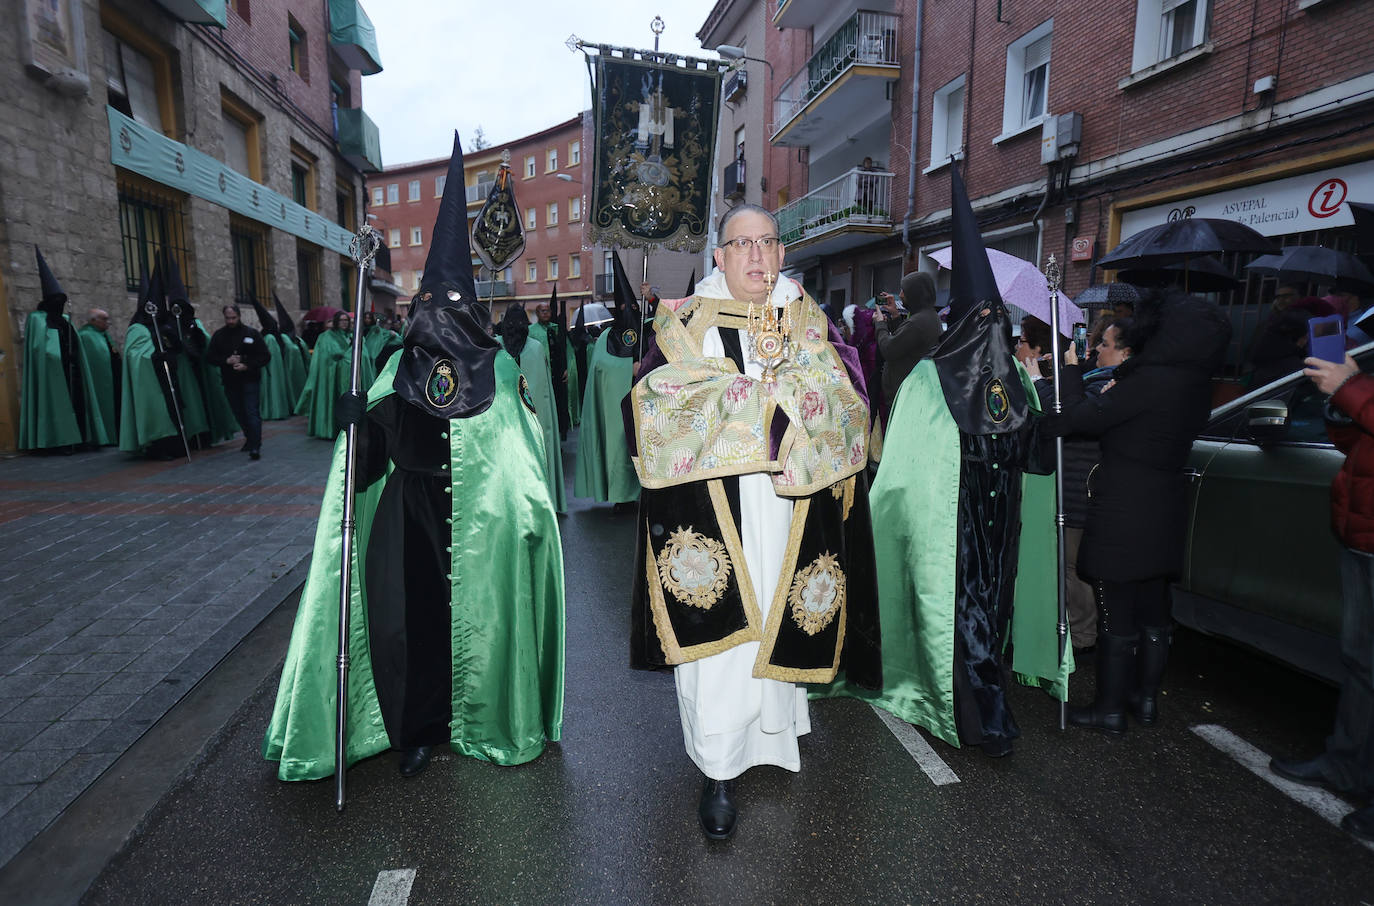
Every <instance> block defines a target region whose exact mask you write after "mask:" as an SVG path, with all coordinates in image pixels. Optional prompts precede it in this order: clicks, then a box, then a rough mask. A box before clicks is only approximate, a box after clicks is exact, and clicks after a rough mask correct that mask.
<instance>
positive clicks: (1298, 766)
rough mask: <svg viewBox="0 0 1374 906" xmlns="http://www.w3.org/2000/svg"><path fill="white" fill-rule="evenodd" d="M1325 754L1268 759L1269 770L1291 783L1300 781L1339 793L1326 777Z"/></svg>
mask: <svg viewBox="0 0 1374 906" xmlns="http://www.w3.org/2000/svg"><path fill="white" fill-rule="evenodd" d="M1325 767H1326V756H1325V755H1318V756H1317V757H1316V758H1309V759H1307V760H1306V761H1296V760H1289V759H1283V758H1271V759H1269V770H1271V771H1273V772H1274V773H1275V774H1278V775H1279V776H1280V777H1282V778H1283V779H1284V780H1291V781H1292V782H1293V783H1301V784H1302V785H1303V786H1315V787H1320V788H1322V789H1324V790H1330V791H1331V792H1333V793H1339V792H1341V790H1339V789H1337V788H1336V787H1335V786H1334V785H1333V784H1332V783H1331V781H1330V780H1328V779H1327V777H1326V771H1325V770H1323V769H1324V768H1325Z"/></svg>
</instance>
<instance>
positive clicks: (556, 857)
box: [83, 443, 1374, 906]
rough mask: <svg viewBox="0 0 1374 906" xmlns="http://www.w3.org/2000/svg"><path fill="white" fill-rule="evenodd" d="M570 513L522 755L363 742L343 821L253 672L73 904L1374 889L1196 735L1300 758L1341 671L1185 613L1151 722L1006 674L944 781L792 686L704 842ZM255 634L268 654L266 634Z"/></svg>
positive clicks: (653, 693) (600, 519) (583, 532)
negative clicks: (993, 743)
mask: <svg viewBox="0 0 1374 906" xmlns="http://www.w3.org/2000/svg"><path fill="white" fill-rule="evenodd" d="M572 447H573V445H572V444H571V443H570V444H568V445H567V450H568V451H570V450H571V449H572ZM567 459H568V465H569V466H570V467H571V466H572V465H573V463H572V461H571V460H572V458H571V456H568V457H567ZM569 474H570V475H571V472H569ZM569 505H570V507H571V510H572V511H571V512H570V513H569V514H568V515H567V516H566V517H564V518H563V519H562V527H563V541H564V548H565V553H566V561H567V594H568V600H567V626H568V639H567V644H568V648H567V703H566V710H565V721H564V736H563V741H562V743H561V744H559V745H556V746H553V747H551V748H550V749H549V750H548V751H546V752H545V754H544V755H543V756H542V757H541V758H539V759H538V760H537V761H535V762H533V763H531V764H529V765H525V766H522V767H518V768H499V767H494V766H492V765H488V764H483V763H480V762H477V761H473V760H470V759H465V758H460V757H458V756H455V755H453V754H451V753H443V754H441V755H439V756H437V757H436V759H435V760H434V761H433V762H432V763H431V765H430V768H429V769H428V770H427V771H426V772H425V773H424V774H422V775H420V776H419V777H416V778H414V779H411V780H405V779H403V778H401V777H400V776H399V775H398V774H397V772H396V762H395V755H394V754H388V755H383V756H379V757H377V758H374V759H371V760H370V761H367V762H364V763H362V764H359V765H357V766H356V767H354V768H353V769H352V770H351V771H350V773H349V786H348V789H349V801H348V807H347V810H346V811H345V812H344V813H343V814H339V813H336V812H335V810H334V807H333V784H332V781H320V782H315V783H295V784H287V783H282V782H279V781H277V780H276V778H275V771H274V768H275V765H273V764H270V763H268V762H265V761H263V760H262V759H261V753H260V746H261V740H262V733H263V729H264V727H265V726H266V723H267V719H268V715H269V713H270V709H271V706H272V702H273V699H274V696H275V694H276V681H277V671H276V669H268V670H266V671H265V672H266V673H269V674H270V676H268V677H267V679H266V680H265V681H264V682H263V683H262V684H261V685H260V686H259V688H258V689H257V691H256V692H255V693H254V694H253V695H252V696H250V697H249V698H248V699H247V701H245V702H244V704H243V705H242V707H241V708H240V709H239V710H238V712H237V713H236V714H235V715H234V717H233V719H232V720H231V721H230V722H229V723H228V725H227V726H225V728H224V729H223V731H222V732H220V733H219V734H218V735H217V736H216V737H215V738H214V739H212V740H211V741H210V743H209V744H208V746H207V748H206V750H205V751H204V753H203V755H202V757H201V758H200V759H199V760H198V762H197V763H196V764H194V765H193V766H192V768H191V769H190V770H188V771H187V772H186V773H184V774H182V775H181V777H180V778H179V779H178V780H177V781H176V782H175V784H174V785H173V786H172V788H171V791H170V792H169V793H168V794H167V795H166V796H165V798H163V799H162V801H161V802H160V803H159V804H158V805H157V806H156V807H155V808H154V809H153V811H152V812H151V813H149V815H148V816H147V818H146V819H145V821H144V822H143V824H142V826H141V827H140V828H139V829H138V830H137V831H136V833H135V834H134V835H133V836H132V838H131V839H130V840H129V841H128V842H127V844H126V845H125V846H124V848H123V850H122V851H121V852H120V853H119V854H118V855H116V856H115V857H114V858H113V859H112V860H111V861H110V863H109V864H108V865H107V866H106V869H105V871H104V872H103V873H102V874H101V875H100V877H99V878H98V879H97V880H96V882H95V884H94V885H92V887H91V888H90V889H89V891H88V892H87V894H86V897H85V898H84V900H83V902H86V903H91V904H128V903H236V904H237V903H244V904H249V903H263V904H269V903H270V904H285V903H300V904H316V903H321V904H366V903H368V902H369V898H370V897H372V896H373V895H374V886H377V885H378V877H379V873H380V872H386V871H396V870H404V869H412V870H414V876H413V884H412V886H411V887H410V890H409V895H408V899H407V898H405V896H404V893H402V894H398V895H397V896H396V897H395V898H393V899H391V900H387V901H385V902H391V903H405V902H408V903H412V904H444V903H462V902H473V903H536V904H545V903H549V904H553V903H746V902H747V903H788V904H793V903H800V904H810V903H840V902H843V903H847V902H872V903H980V902H989V903H1098V902H1101V903H1244V904H1255V903H1323V904H1326V903H1330V904H1352V906H1353V904H1361V903H1374V848H1371V847H1366V846H1363V845H1362V844H1360V843H1359V842H1358V841H1355V840H1353V839H1352V838H1351V837H1349V836H1347V835H1346V834H1344V833H1343V832H1341V831H1340V830H1339V829H1338V828H1336V827H1334V826H1332V824H1330V823H1329V822H1328V821H1326V820H1323V819H1322V818H1321V817H1319V816H1318V815H1317V814H1315V813H1314V812H1313V811H1311V810H1309V809H1308V808H1307V807H1305V806H1303V805H1301V804H1299V803H1297V802H1295V801H1294V800H1292V799H1290V798H1288V797H1287V796H1285V795H1284V794H1283V793H1281V792H1280V791H1279V790H1277V789H1275V787H1273V786H1271V785H1270V784H1269V783H1267V782H1265V781H1264V780H1263V779H1261V778H1260V777H1258V776H1256V775H1255V774H1254V773H1252V772H1251V771H1250V770H1247V768H1245V767H1244V766H1242V765H1241V764H1240V763H1238V762H1237V761H1236V760H1234V759H1233V758H1232V757H1230V756H1228V755H1226V754H1224V753H1223V752H1221V751H1219V750H1218V749H1217V748H1215V747H1214V746H1213V745H1211V744H1209V743H1208V742H1207V741H1206V740H1204V739H1203V738H1202V737H1201V736H1200V735H1199V734H1198V733H1197V732H1195V731H1194V729H1193V728H1195V727H1199V726H1220V727H1223V728H1225V729H1226V730H1228V731H1230V733H1232V734H1234V735H1235V736H1237V737H1239V738H1240V739H1242V740H1244V741H1245V742H1246V743H1248V744H1249V745H1251V746H1253V747H1256V748H1257V749H1259V750H1261V751H1262V752H1263V753H1266V754H1278V755H1281V756H1292V755H1305V754H1308V753H1310V752H1312V751H1314V750H1315V749H1316V747H1318V746H1319V745H1320V742H1321V739H1322V738H1323V736H1324V734H1325V733H1326V732H1327V730H1328V728H1329V726H1330V721H1331V716H1332V714H1333V712H1334V707H1335V690H1334V689H1332V688H1330V687H1328V686H1325V685H1322V684H1320V683H1317V682H1314V681H1311V680H1308V679H1306V678H1303V677H1300V676H1298V675H1296V674H1294V673H1293V672H1291V671H1289V670H1286V669H1284V668H1281V667H1278V666H1275V665H1273V664H1270V663H1269V662H1267V661H1265V660H1263V659H1261V658H1258V657H1255V656H1252V655H1250V654H1248V653H1246V652H1244V651H1241V650H1239V649H1237V648H1234V647H1232V646H1229V645H1226V644H1223V643H1218V642H1215V641H1212V640H1209V639H1206V638H1203V637H1200V636H1198V635H1195V634H1192V633H1189V632H1186V631H1180V632H1179V633H1178V640H1177V643H1176V645H1175V656H1174V660H1173V663H1172V664H1171V665H1170V672H1169V675H1168V677H1167V680H1166V687H1167V690H1166V695H1165V697H1164V699H1163V701H1162V705H1161V709H1162V711H1161V713H1162V717H1161V721H1160V724H1159V725H1158V726H1157V727H1156V728H1154V729H1153V730H1149V731H1134V730H1133V731H1132V732H1131V733H1130V734H1128V736H1127V737H1125V738H1123V739H1113V738H1108V737H1105V736H1102V735H1098V734H1093V733H1086V732H1081V731H1080V732H1069V733H1060V732H1059V731H1058V730H1057V729H1056V728H1055V727H1056V715H1057V708H1056V704H1055V703H1054V702H1053V701H1052V700H1050V699H1049V698H1047V697H1045V696H1044V695H1042V694H1041V693H1039V692H1036V691H1034V690H1029V689H1025V688H1019V687H1018V688H1016V689H1014V690H1013V691H1012V693H1011V695H1012V702H1013V706H1014V709H1015V711H1016V714H1017V717H1018V719H1019V721H1020V723H1021V727H1022V731H1023V736H1022V738H1021V740H1019V741H1018V743H1017V748H1016V752H1015V754H1014V755H1013V756H1011V757H1010V758H1006V759H1001V760H990V759H988V758H986V757H984V756H982V755H981V754H980V753H979V752H978V751H976V750H956V749H953V748H950V747H949V746H947V745H945V744H943V743H941V742H939V741H931V739H930V737H928V736H925V734H924V733H922V734H921V736H922V737H923V738H924V739H925V740H926V741H927V742H930V745H931V746H932V747H933V750H934V752H935V754H936V755H938V756H939V758H940V759H941V760H942V761H943V762H944V764H945V765H947V766H948V768H949V769H951V770H952V771H953V773H954V774H955V775H957V777H958V782H954V783H947V784H944V785H936V784H935V783H934V782H933V781H932V780H931V778H930V777H929V776H928V775H927V774H926V773H925V772H924V771H923V770H922V768H921V766H920V765H918V763H917V762H916V761H915V760H914V759H913V757H912V755H911V754H909V753H908V751H907V749H906V748H904V747H903V745H902V744H901V742H899V740H898V738H897V737H896V736H894V734H893V733H892V732H891V731H890V730H889V729H888V728H887V726H885V725H884V723H883V722H882V721H881V720H880V719H879V718H878V716H877V715H876V714H875V713H874V712H873V711H872V710H871V709H869V708H868V707H866V706H864V705H861V704H858V703H856V702H852V701H824V702H817V703H813V704H812V721H813V726H814V731H813V732H812V734H811V735H810V736H809V737H805V738H804V739H803V742H802V758H803V769H802V772H801V773H800V774H790V773H788V772H785V771H782V770H779V769H773V768H763V769H755V770H754V771H751V772H750V773H749V774H747V775H746V776H745V777H744V778H743V779H742V780H741V781H740V783H739V784H738V794H737V795H738V801H739V804H740V808H741V817H740V822H739V827H738V829H737V832H736V834H735V837H734V839H732V840H730V841H728V842H724V843H713V842H710V841H707V840H706V839H705V838H704V837H703V836H702V834H701V832H700V830H699V828H698V825H697V823H696V796H697V793H698V791H699V788H700V778H699V775H697V773H696V771H695V768H693V766H692V765H691V763H690V762H689V761H688V760H687V758H686V756H685V755H684V754H683V751H682V740H681V730H680V727H679V724H678V718H677V710H676V703H675V699H674V695H673V687H672V678H671V676H670V675H667V674H651V673H642V672H636V671H632V670H630V669H629V668H628V667H627V666H626V644H625V636H626V626H627V623H628V615H627V608H626V604H625V602H626V600H627V596H628V585H629V575H628V569H629V560H630V559H631V553H632V544H631V531H632V522H633V519H632V517H630V516H624V517H616V516H612V515H611V513H610V507H609V506H596V505H592V504H590V502H588V501H584V500H576V501H574V500H571V499H570V500H569ZM285 622H287V623H289V621H285ZM258 644H261V645H264V646H267V645H270V646H271V647H272V648H273V650H268V651H263V652H261V653H260V656H261V657H264V658H268V659H269V661H266V663H273V662H279V660H280V657H281V656H282V654H284V650H285V637H284V635H282V633H280V632H279V633H277V634H276V636H275V638H273V640H272V641H271V642H270V643H263V642H259V643H258ZM1091 672H1092V670H1091V665H1081V666H1080V671H1079V674H1078V675H1076V676H1075V680H1074V690H1075V691H1074V697H1075V699H1077V700H1081V699H1083V698H1087V697H1090V695H1091V692H1090V689H1091V681H1090V675H1091ZM380 895H381V894H380V892H379V893H378V894H377V896H380ZM374 902H382V900H374Z"/></svg>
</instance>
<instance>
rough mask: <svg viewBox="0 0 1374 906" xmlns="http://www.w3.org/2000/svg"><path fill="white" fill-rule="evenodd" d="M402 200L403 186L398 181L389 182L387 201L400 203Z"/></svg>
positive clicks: (388, 202)
mask: <svg viewBox="0 0 1374 906" xmlns="http://www.w3.org/2000/svg"><path fill="white" fill-rule="evenodd" d="M400 201H401V186H400V185H399V184H398V183H394V182H393V183H388V184H387V187H386V203H387V204H398V203H400Z"/></svg>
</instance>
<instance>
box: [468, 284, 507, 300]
mask: <svg viewBox="0 0 1374 906" xmlns="http://www.w3.org/2000/svg"><path fill="white" fill-rule="evenodd" d="M476 285H477V298H478V299H490V298H492V297H493V296H509V295H510V284H509V283H507V282H506V281H505V280H478V281H477V284H476Z"/></svg>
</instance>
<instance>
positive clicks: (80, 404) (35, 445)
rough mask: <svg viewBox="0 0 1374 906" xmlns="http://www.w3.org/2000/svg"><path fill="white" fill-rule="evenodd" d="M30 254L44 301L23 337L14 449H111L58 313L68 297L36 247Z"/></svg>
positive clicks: (72, 336)
mask: <svg viewBox="0 0 1374 906" xmlns="http://www.w3.org/2000/svg"><path fill="white" fill-rule="evenodd" d="M33 251H34V255H35V257H36V258H37V259H38V277H39V282H40V285H41V291H42V293H43V300H42V301H41V302H39V303H38V309H37V310H36V311H34V312H33V314H31V315H29V321H28V324H27V325H26V327H25V332H24V393H23V396H22V397H21V399H20V407H19V449H21V450H39V449H46V448H49V447H69V446H76V445H77V444H81V443H89V444H96V445H100V446H104V445H106V444H109V443H112V440H111V438H110V436H109V433H108V432H107V429H106V426H105V418H104V414H103V413H102V411H101V408H100V398H101V394H100V391H99V390H98V389H97V377H96V375H95V374H94V372H93V369H92V368H91V367H90V363H89V362H88V361H87V357H86V353H85V349H84V348H83V347H82V343H81V339H80V337H79V336H78V335H77V332H76V328H74V327H72V324H71V319H69V318H68V317H67V315H66V314H65V313H64V311H63V309H64V308H66V306H67V294H66V293H65V292H63V290H62V286H61V284H59V283H58V282H57V278H56V277H55V276H53V273H52V271H51V270H50V269H49V268H48V263H47V262H46V261H44V260H43V253H42V252H41V251H39V250H38V246H34V248H33ZM108 380H109V379H108V378H106V381H108ZM110 417H111V418H113V417H114V414H113V413H111V414H110Z"/></svg>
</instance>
